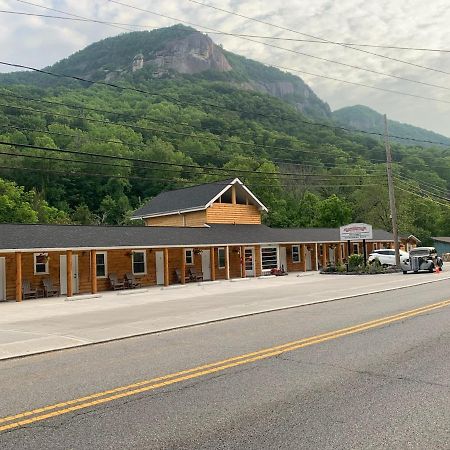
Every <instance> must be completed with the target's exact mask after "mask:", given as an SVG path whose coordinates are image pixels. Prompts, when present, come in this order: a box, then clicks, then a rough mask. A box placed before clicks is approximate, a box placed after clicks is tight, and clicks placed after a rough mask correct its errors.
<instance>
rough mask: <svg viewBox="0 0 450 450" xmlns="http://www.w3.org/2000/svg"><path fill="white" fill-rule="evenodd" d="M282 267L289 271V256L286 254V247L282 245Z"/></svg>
mask: <svg viewBox="0 0 450 450" xmlns="http://www.w3.org/2000/svg"><path fill="white" fill-rule="evenodd" d="M280 269H283V270H284V271H285V272H287V271H288V270H287V256H286V247H280Z"/></svg>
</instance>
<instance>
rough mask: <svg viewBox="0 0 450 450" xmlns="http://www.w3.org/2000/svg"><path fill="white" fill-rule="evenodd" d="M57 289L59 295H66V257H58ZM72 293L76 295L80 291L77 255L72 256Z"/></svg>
mask: <svg viewBox="0 0 450 450" xmlns="http://www.w3.org/2000/svg"><path fill="white" fill-rule="evenodd" d="M59 289H60V292H61V294H67V256H66V255H60V256H59ZM72 291H73V293H74V294H78V292H79V291H80V285H79V277H78V255H72Z"/></svg>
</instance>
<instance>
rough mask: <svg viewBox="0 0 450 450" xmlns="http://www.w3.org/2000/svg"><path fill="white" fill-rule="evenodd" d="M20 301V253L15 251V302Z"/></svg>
mask: <svg viewBox="0 0 450 450" xmlns="http://www.w3.org/2000/svg"><path fill="white" fill-rule="evenodd" d="M21 301H22V253H16V302H21Z"/></svg>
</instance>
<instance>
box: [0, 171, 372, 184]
mask: <svg viewBox="0 0 450 450" xmlns="http://www.w3.org/2000/svg"><path fill="white" fill-rule="evenodd" d="M0 169H4V170H23V171H29V172H46V173H57V174H60V175H64V176H68V175H77V176H79V175H81V176H89V177H91V176H94V177H106V178H117V179H130V178H131V179H139V180H152V181H159V180H164V179H162V178H160V177H152V178H149V177H141V176H133V175H130V176H126V175H109V174H100V173H98V172H84V171H83V172H79V171H74V170H67V171H66V170H65V171H62V170H55V169H43V168H35V167H33V168H32V167H17V166H14V167H12V166H0ZM165 180H167V181H170V180H169V179H165ZM176 182H181V181H176ZM249 184H251V185H252V186H253V187H292V184H288V185H283V184H255V183H252V182H250V183H249ZM223 186H229V183H223ZM358 186H361V187H366V186H379V183H377V184H342V185H330V186H326V185H324V186H322V187H330V188H331V187H335V188H341V187H358ZM316 187H321V186H316Z"/></svg>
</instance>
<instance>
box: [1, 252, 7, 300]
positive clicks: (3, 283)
mask: <svg viewBox="0 0 450 450" xmlns="http://www.w3.org/2000/svg"><path fill="white" fill-rule="evenodd" d="M5 300H6V258H5V257H4V256H2V257H1V258H0V302H2V301H5Z"/></svg>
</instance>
